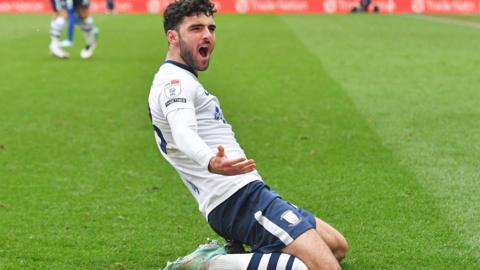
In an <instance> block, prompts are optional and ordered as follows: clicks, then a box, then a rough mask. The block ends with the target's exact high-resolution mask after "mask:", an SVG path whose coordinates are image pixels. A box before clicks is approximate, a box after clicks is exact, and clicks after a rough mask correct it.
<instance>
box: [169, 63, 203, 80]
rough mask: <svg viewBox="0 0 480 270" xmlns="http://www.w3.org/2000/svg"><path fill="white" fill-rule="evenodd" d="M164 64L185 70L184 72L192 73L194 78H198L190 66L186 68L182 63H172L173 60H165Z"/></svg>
mask: <svg viewBox="0 0 480 270" xmlns="http://www.w3.org/2000/svg"><path fill="white" fill-rule="evenodd" d="M163 63H164V64H166V63H168V64H172V65H175V66H177V67H179V68H183V69H185V70H186V71H188V72H190V73H192V74H193V75H195V77H198V74H197V72H196V71H195V70H194V69H193V68H192V67H191V66H187V65H185V64H182V63H179V62H177V61H173V60H165V62H163Z"/></svg>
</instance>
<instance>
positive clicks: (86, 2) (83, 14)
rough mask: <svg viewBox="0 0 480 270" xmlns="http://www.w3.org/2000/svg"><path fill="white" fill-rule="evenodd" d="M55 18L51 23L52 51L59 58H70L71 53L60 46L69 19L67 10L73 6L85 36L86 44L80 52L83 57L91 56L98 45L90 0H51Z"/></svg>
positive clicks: (50, 47) (50, 48)
mask: <svg viewBox="0 0 480 270" xmlns="http://www.w3.org/2000/svg"><path fill="white" fill-rule="evenodd" d="M51 2H52V6H53V10H54V13H55V15H54V18H53V20H52V22H51V23H50V37H51V41H50V45H49V50H50V53H51V54H52V55H53V56H55V57H58V58H62V59H65V58H68V57H69V54H68V53H67V52H65V51H64V50H63V49H62V48H61V46H60V36H61V34H62V31H63V28H64V27H65V24H66V21H67V17H68V16H67V11H68V9H69V8H72V9H73V10H74V11H75V15H76V16H78V25H79V26H80V28H81V29H82V31H83V34H84V36H85V41H86V46H85V48H84V49H82V51H81V52H80V57H81V58H83V59H87V58H90V57H91V56H92V55H93V52H94V51H95V48H96V46H97V42H96V41H97V30H96V27H95V25H94V24H93V18H92V16H90V10H89V7H90V0H51Z"/></svg>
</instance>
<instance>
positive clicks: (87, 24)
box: [80, 16, 95, 45]
mask: <svg viewBox="0 0 480 270" xmlns="http://www.w3.org/2000/svg"><path fill="white" fill-rule="evenodd" d="M80 28H81V29H82V31H83V35H84V36H85V41H86V42H87V45H92V44H93V43H95V31H94V30H95V25H93V18H92V16H88V17H87V18H86V19H85V20H83V21H82V22H81V23H80Z"/></svg>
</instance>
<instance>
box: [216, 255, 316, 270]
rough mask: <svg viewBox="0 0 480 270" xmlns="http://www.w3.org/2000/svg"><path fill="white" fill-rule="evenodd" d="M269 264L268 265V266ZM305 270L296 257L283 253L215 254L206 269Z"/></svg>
mask: <svg viewBox="0 0 480 270" xmlns="http://www.w3.org/2000/svg"><path fill="white" fill-rule="evenodd" d="M269 266H270V267H269ZM267 269H277V270H307V266H305V264H304V263H303V262H302V261H300V260H299V259H298V258H295V257H294V256H291V255H289V254H285V253H269V254H263V253H245V254H226V255H217V256H215V257H213V258H211V259H210V260H209V264H208V270H267Z"/></svg>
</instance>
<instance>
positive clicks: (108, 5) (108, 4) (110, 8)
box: [105, 0, 115, 14]
mask: <svg viewBox="0 0 480 270" xmlns="http://www.w3.org/2000/svg"><path fill="white" fill-rule="evenodd" d="M105 5H106V12H105V13H107V14H113V12H114V11H115V2H114V1H113V0H107V1H106V2H105Z"/></svg>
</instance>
